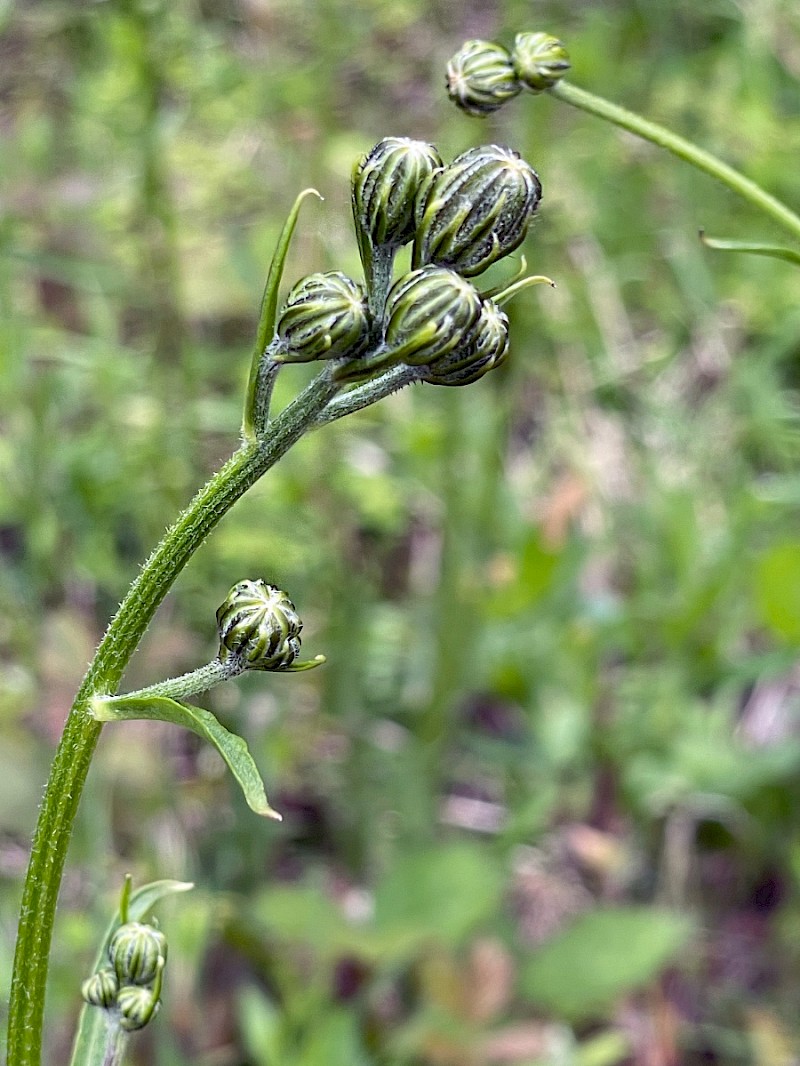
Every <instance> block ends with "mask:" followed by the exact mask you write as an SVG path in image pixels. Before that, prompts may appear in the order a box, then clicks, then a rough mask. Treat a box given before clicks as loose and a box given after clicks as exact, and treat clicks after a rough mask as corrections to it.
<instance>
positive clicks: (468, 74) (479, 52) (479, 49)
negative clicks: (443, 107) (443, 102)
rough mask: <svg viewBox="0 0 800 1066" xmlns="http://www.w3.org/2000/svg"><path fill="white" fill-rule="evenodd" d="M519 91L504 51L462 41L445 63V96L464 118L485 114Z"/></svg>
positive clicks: (489, 43)
mask: <svg viewBox="0 0 800 1066" xmlns="http://www.w3.org/2000/svg"><path fill="white" fill-rule="evenodd" d="M521 90H522V83H521V82H520V80H519V78H518V77H517V72H516V71H515V70H514V64H513V63H512V61H511V55H510V54H509V51H508V49H507V48H503V46H502V45H501V44H494V43H493V42H492V41H465V43H464V44H463V45H462V47H461V49H460V50H459V51H458V52H456V54H455V55H454V56H453V58H452V59H451V60H450V62H449V63H448V64H447V95H448V96H449V97H450V99H451V100H452V101H453V103H454V104H456V106H457V107H460V108H461V110H462V111H466V112H467V114H468V115H489V114H491V112H492V111H496V110H497V109H498V107H502V105H503V104H504V103H505V102H506V100H511V99H512V98H513V97H514V96H516V95H517V93H519V92H520V91H521Z"/></svg>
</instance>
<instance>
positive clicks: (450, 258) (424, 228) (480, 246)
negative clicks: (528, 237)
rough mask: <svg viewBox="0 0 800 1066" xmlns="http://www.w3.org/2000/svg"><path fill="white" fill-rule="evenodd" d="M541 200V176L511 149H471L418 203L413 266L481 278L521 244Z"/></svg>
mask: <svg viewBox="0 0 800 1066" xmlns="http://www.w3.org/2000/svg"><path fill="white" fill-rule="evenodd" d="M541 196H542V186H541V183H540V182H539V177H538V175H537V174H536V171H535V170H534V169H533V167H532V166H531V165H530V164H529V163H526V162H525V160H524V159H522V158H521V157H520V156H519V155H518V154H517V152H515V151H513V150H512V149H511V148H502V147H499V146H498V145H495V144H490V145H485V146H483V147H481V148H470V149H468V150H467V151H466V152H463V153H462V154H461V155H460V156H458V157H457V158H456V159H454V160H453V162H452V163H451V164H450V165H449V166H447V167H445V168H444V169H443V170H440V171H437V173H436V174H435V175H434V176H433V178H432V179H431V180H430V181H429V182H428V184H427V185H426V186H425V188H424V189H423V190H422V192H421V193H420V196H419V197H418V200H417V233H416V237H415V239H414V255H413V266H415V267H419V266H422V265H423V264H424V263H438V264H440V265H441V266H447V267H450V268H451V269H452V270H457V271H458V273H459V274H463V275H464V277H468V278H469V277H473V276H474V275H475V274H480V273H481V272H482V271H484V270H486V268H487V267H488V266H491V264H492V263H495V262H496V261H497V260H498V259H502V258H503V256H505V255H508V254H509V252H513V251H514V249H515V248H517V247H518V246H519V245H520V244H521V243H522V241H523V240H524V238H525V234H526V233H527V230H528V223H529V222H530V220H531V218H532V216H533V213H534V211H535V210H536V208H537V206H538V204H539V201H540V199H541Z"/></svg>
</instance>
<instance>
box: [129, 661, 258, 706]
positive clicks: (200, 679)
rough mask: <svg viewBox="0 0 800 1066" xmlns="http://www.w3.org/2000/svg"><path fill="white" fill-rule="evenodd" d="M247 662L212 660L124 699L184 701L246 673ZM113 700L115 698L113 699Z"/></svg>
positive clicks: (131, 693) (135, 691)
mask: <svg viewBox="0 0 800 1066" xmlns="http://www.w3.org/2000/svg"><path fill="white" fill-rule="evenodd" d="M246 666H247V662H246V660H245V659H243V658H237V657H236V656H234V655H231V656H229V657H228V658H227V659H226V660H225V661H224V662H221V661H220V660H219V659H212V660H211V662H210V663H206V664H205V665H204V666H198V667H197V669H195V670H190V671H189V672H188V673H186V674H181V675H180V677H169V678H167V679H166V680H165V681H157V682H156V683H155V684H154V685H147V686H146V687H145V688H137V689H135V690H134V691H133V692H125V693H123V695H122V697H121V698H122V699H137V700H141V699H147V697H148V696H168V697H169V698H170V699H171V700H183V699H186V697H187V696H196V695H197V694H198V693H200V692H208V690H209V689H210V688H213V687H214V686H215V685H219V684H221V682H223V681H230V680H232V678H234V677H237V676H238V675H239V674H242V673H244V670H245V667H246ZM111 698H112V699H113V697H111Z"/></svg>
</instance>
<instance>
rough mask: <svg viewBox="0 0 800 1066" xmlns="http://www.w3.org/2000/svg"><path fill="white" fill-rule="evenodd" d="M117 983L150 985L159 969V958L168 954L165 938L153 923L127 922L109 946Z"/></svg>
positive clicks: (109, 955) (113, 937) (116, 933)
mask: <svg viewBox="0 0 800 1066" xmlns="http://www.w3.org/2000/svg"><path fill="white" fill-rule="evenodd" d="M108 957H109V959H110V960H111V962H112V964H113V966H114V969H115V971H116V974H117V977H118V978H119V982H120V984H126V985H128V984H130V985H149V984H150V983H151V982H152V981H153V980H154V979H155V976H156V973H157V972H158V965H159V964H158V960H159V959H160V958H161V959H166V957H167V938H166V937H165V936H164V934H163V933H162V932H161V931H160V930H158V929H155V928H154V927H153V926H152V925H144V924H143V923H142V922H126V923H125V924H124V925H121V926H120V927H119V929H117V931H116V932H115V933H114V935H113V936H112V938H111V942H110V944H109V945H108Z"/></svg>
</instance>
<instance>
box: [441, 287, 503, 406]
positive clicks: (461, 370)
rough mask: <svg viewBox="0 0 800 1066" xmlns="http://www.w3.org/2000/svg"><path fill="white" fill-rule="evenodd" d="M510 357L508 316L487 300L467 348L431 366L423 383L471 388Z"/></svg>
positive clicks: (467, 338)
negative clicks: (468, 386)
mask: <svg viewBox="0 0 800 1066" xmlns="http://www.w3.org/2000/svg"><path fill="white" fill-rule="evenodd" d="M507 355H508V316H507V315H506V314H504V312H503V311H501V310H500V308H499V307H498V306H497V304H496V303H495V302H494V300H491V299H488V298H487V299H484V300H483V303H482V305H481V312H480V316H479V318H478V321H477V322H476V323H475V326H474V327H473V329H472V331H471V332H470V333H469V335H468V336H467V337H466V338H465V342H464V344H463V346H461V347H459V348H456V349H454V350H453V352H452V353H451V354H450V355H448V356H446V357H445V358H443V359H440V360H438V361H437V362H436V363H434V364H433V365H432V366H430V367H428V369H427V371H426V373H425V374H424V375H423V376H422V380H423V381H427V382H429V383H430V384H431V385H469V384H471V383H472V382H473V381H477V380H478V378H481V377H483V375H484V374H487V373H488V372H489V371H490V370H494V369H495V367H498V366H500V364H501V363H502V362H504V361H505V358H506V356H507Z"/></svg>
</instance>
